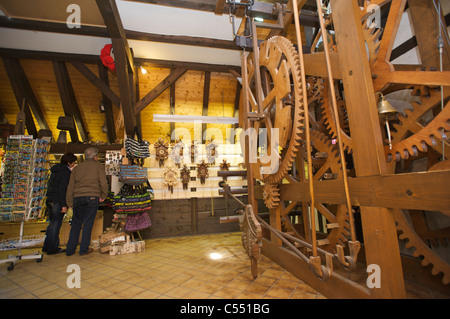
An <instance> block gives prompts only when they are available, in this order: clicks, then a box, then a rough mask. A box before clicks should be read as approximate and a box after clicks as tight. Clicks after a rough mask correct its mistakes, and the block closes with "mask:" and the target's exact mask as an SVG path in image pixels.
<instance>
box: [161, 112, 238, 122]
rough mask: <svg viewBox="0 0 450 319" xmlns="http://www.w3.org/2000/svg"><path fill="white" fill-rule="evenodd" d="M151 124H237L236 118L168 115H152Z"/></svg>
mask: <svg viewBox="0 0 450 319" xmlns="http://www.w3.org/2000/svg"><path fill="white" fill-rule="evenodd" d="M153 122H169V123H194V122H200V123H210V124H237V123H239V118H237V117H218V116H195V115H170V114H153Z"/></svg>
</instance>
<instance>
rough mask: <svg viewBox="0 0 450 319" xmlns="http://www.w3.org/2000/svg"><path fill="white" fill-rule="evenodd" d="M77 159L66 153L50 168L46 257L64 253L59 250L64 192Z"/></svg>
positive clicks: (65, 209) (44, 248) (65, 210)
mask: <svg viewBox="0 0 450 319" xmlns="http://www.w3.org/2000/svg"><path fill="white" fill-rule="evenodd" d="M76 162H77V157H76V156H75V155H74V154H73V153H66V154H64V155H63V156H62V157H61V161H60V163H59V164H56V165H54V166H52V168H51V169H50V171H51V172H52V174H51V175H50V179H49V180H48V185H47V201H46V204H47V209H48V216H49V219H50V223H49V225H48V227H47V231H46V233H45V235H46V236H45V241H44V247H43V248H42V250H43V251H46V252H47V255H52V254H57V253H62V252H65V250H64V249H62V248H59V231H60V229H61V225H62V221H63V218H64V214H65V213H67V204H66V190H67V185H68V184H69V179H70V172H71V171H72V169H73V168H74V167H75V165H76Z"/></svg>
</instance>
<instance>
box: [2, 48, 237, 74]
mask: <svg viewBox="0 0 450 319" xmlns="http://www.w3.org/2000/svg"><path fill="white" fill-rule="evenodd" d="M0 57H5V58H13V59H16V58H19V59H32V60H50V61H51V60H58V61H65V62H72V61H81V62H84V63H92V64H98V63H101V60H100V57H99V56H98V55H90V54H76V53H61V52H49V51H34V50H19V49H5V48H0ZM133 60H134V63H135V65H142V66H144V67H145V66H149V67H158V68H170V69H172V68H173V69H175V68H186V69H188V70H196V71H211V72H222V73H231V72H237V73H240V72H241V68H240V67H239V66H237V65H226V64H209V63H196V62H182V61H170V60H157V59H146V58H134V59H133Z"/></svg>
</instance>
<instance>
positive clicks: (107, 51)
mask: <svg viewBox="0 0 450 319" xmlns="http://www.w3.org/2000/svg"><path fill="white" fill-rule="evenodd" d="M111 51H112V44H107V45H105V46H104V47H103V49H102V51H101V52H100V59H101V60H102V63H103V65H104V66H106V67H108V68H109V69H110V70H111V71H113V72H114V71H116V64H115V63H114V59H113V58H112V56H111Z"/></svg>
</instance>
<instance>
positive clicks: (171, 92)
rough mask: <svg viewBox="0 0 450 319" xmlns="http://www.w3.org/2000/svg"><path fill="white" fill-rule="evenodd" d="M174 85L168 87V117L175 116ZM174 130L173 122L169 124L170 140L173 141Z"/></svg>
mask: <svg viewBox="0 0 450 319" xmlns="http://www.w3.org/2000/svg"><path fill="white" fill-rule="evenodd" d="M175 83H176V82H173V83H172V84H171V85H170V94H169V98H170V109H169V114H170V115H174V114H175V99H176V90H175ZM174 130H175V123H174V122H170V140H171V141H174V139H173V138H172V137H173V134H174V133H173V132H174Z"/></svg>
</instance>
